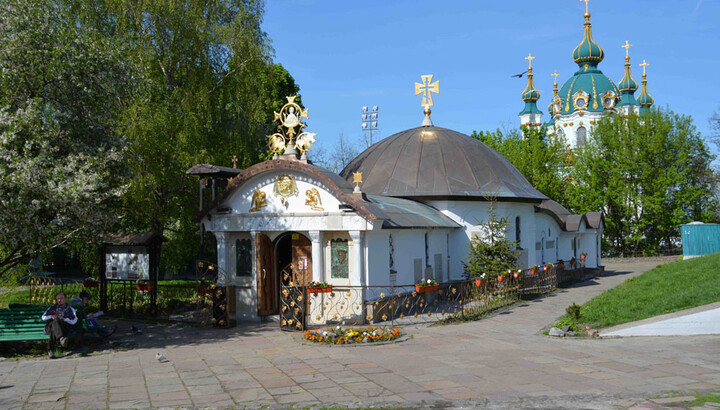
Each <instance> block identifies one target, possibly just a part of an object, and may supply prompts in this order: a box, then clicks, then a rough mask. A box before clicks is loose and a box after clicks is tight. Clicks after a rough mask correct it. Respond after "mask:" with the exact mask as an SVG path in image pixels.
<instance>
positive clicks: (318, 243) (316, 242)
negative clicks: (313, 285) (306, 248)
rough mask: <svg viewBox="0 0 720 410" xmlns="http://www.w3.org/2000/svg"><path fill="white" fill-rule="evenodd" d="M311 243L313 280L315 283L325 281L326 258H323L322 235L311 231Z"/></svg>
mask: <svg viewBox="0 0 720 410" xmlns="http://www.w3.org/2000/svg"><path fill="white" fill-rule="evenodd" d="M308 234H309V235H310V242H312V270H313V271H312V278H313V281H317V282H324V281H325V258H324V257H323V243H322V233H321V232H320V231H309V232H308Z"/></svg>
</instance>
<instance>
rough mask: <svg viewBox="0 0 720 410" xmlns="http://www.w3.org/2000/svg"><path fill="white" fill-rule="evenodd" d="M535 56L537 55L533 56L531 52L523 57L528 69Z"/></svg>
mask: <svg viewBox="0 0 720 410" xmlns="http://www.w3.org/2000/svg"><path fill="white" fill-rule="evenodd" d="M536 58H537V57H533V55H532V54H531V53H528V56H527V57H525V59H526V60H527V61H528V70H529V69H531V68H532V61H533V60H534V59H536Z"/></svg>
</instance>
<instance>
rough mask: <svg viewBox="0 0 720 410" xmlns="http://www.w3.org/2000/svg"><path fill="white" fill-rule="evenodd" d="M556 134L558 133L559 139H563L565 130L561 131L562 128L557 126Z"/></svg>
mask: <svg viewBox="0 0 720 410" xmlns="http://www.w3.org/2000/svg"><path fill="white" fill-rule="evenodd" d="M557 135H558V137H559V138H560V139H564V138H565V131H563V129H562V128H558V130H557Z"/></svg>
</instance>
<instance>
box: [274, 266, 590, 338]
mask: <svg viewBox="0 0 720 410" xmlns="http://www.w3.org/2000/svg"><path fill="white" fill-rule="evenodd" d="M574 271H577V272H574ZM569 272H570V273H569V274H567V275H566V274H565V273H564V270H563V272H562V273H561V272H560V271H559V270H558V269H557V268H556V267H547V269H542V268H541V269H538V270H537V271H536V270H531V269H527V270H524V271H519V272H514V273H513V274H511V275H508V276H505V277H503V278H502V280H501V281H498V278H488V280H479V279H477V280H476V279H470V280H460V281H451V282H445V283H440V284H438V285H437V286H433V287H427V288H421V287H417V286H416V285H403V286H333V287H332V288H331V289H328V288H322V289H315V288H307V287H304V286H283V287H282V290H281V302H282V303H281V313H280V327H281V329H284V330H294V331H298V330H304V329H306V328H307V327H317V326H328V325H363V324H379V325H402V324H406V325H407V324H422V323H434V322H438V321H443V320H447V321H452V320H456V319H461V318H464V317H466V316H473V317H476V316H482V315H484V314H487V313H489V312H492V311H494V310H496V309H498V308H500V307H503V306H507V305H509V304H512V303H515V302H516V301H517V300H519V299H521V298H526V297H531V296H532V295H537V294H542V293H545V292H548V291H551V290H552V289H554V288H556V287H557V284H558V273H561V274H562V275H563V280H570V279H572V278H573V277H575V276H578V277H579V276H580V275H581V273H580V269H572V270H570V271H569Z"/></svg>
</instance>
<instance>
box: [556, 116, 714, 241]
mask: <svg viewBox="0 0 720 410" xmlns="http://www.w3.org/2000/svg"><path fill="white" fill-rule="evenodd" d="M576 155H577V161H576V162H575V165H574V167H573V168H572V176H573V178H574V179H575V180H576V181H577V182H578V184H577V186H574V187H573V190H572V192H571V194H570V201H571V203H572V205H573V206H572V208H573V209H576V210H578V211H580V212H587V211H595V210H597V209H603V210H604V213H605V221H606V228H605V239H606V240H607V242H608V244H609V245H610V246H611V247H612V248H614V249H615V250H618V251H639V250H645V249H656V248H659V247H661V246H670V245H671V244H672V243H673V238H676V237H678V236H679V228H680V224H682V223H687V222H690V221H693V220H704V221H710V220H713V219H714V218H717V215H716V214H715V215H713V214H714V212H713V211H714V210H715V209H716V206H717V203H716V200H715V199H714V197H713V192H714V190H715V188H716V186H717V177H716V174H715V173H714V172H713V171H712V169H711V168H710V164H711V162H712V160H713V158H714V157H713V156H712V155H711V154H710V151H709V149H708V147H707V146H706V145H705V143H704V141H703V139H702V137H701V136H700V134H699V133H698V132H697V131H696V129H695V127H694V126H693V124H692V120H691V119H690V118H689V117H687V116H682V115H677V114H675V113H673V112H672V111H670V110H669V109H653V110H651V111H650V112H648V113H647V114H645V115H642V116H634V115H631V116H623V115H615V116H608V117H605V118H604V119H603V120H601V121H600V122H599V123H598V124H597V126H596V127H595V129H594V132H593V138H592V140H591V141H590V143H589V144H588V146H586V148H585V149H582V150H577V151H576Z"/></svg>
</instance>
